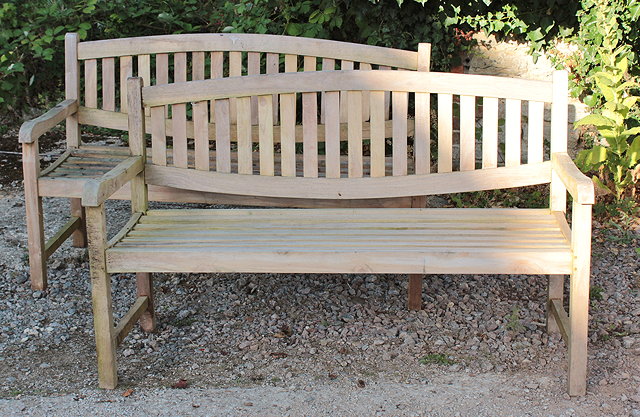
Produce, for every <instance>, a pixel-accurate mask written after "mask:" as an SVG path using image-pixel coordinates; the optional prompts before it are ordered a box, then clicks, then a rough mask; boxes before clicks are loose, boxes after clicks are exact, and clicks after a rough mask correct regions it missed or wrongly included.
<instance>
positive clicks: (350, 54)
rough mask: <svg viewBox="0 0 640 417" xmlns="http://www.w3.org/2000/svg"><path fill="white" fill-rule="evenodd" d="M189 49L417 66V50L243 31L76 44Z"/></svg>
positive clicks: (117, 51)
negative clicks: (257, 52)
mask: <svg viewBox="0 0 640 417" xmlns="http://www.w3.org/2000/svg"><path fill="white" fill-rule="evenodd" d="M193 51H236V52H247V51H260V52H264V53H278V54H289V55H308V56H317V57H328V58H333V59H350V60H353V61H358V62H369V63H372V64H376V65H387V66H394V67H401V68H406V69H410V70H415V69H416V65H417V53H416V52H413V51H405V50H399V49H392V48H384V47H379V46H370V45H363V44H356V43H349V42H339V41H330V40H324V39H311V38H302V37H292V36H281V35H261V34H244V33H215V34H214V33H211V34H184V33H183V34H179V35H162V36H141V37H136V38H120V39H110V40H102V41H91V42H82V43H81V44H80V45H79V47H78V52H79V57H80V59H91V58H104V57H109V56H121V55H125V54H132V55H141V54H157V53H174V52H193Z"/></svg>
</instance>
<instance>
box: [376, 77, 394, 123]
mask: <svg viewBox="0 0 640 417" xmlns="http://www.w3.org/2000/svg"><path fill="white" fill-rule="evenodd" d="M378 70H379V71H391V67H388V66H386V65H380V66H379V67H378ZM390 111H391V92H389V91H385V93H384V120H389V116H390Z"/></svg>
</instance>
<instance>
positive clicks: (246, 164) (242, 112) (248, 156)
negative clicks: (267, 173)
mask: <svg viewBox="0 0 640 417" xmlns="http://www.w3.org/2000/svg"><path fill="white" fill-rule="evenodd" d="M227 107H229V108H230V104H228V105H227ZM236 109H237V112H238V113H237V116H238V117H237V122H238V125H237V129H238V173H239V174H249V175H250V174H253V149H252V147H253V142H252V140H251V100H250V99H249V97H241V98H239V99H238V101H237V103H236ZM294 172H295V171H294Z"/></svg>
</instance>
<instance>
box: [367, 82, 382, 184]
mask: <svg viewBox="0 0 640 417" xmlns="http://www.w3.org/2000/svg"><path fill="white" fill-rule="evenodd" d="M369 100H370V105H369V111H370V116H371V122H370V125H369V127H370V129H371V133H370V135H371V146H370V149H371V176H372V177H384V176H385V174H386V172H385V166H386V164H385V162H386V161H385V117H384V110H385V109H384V100H385V92H384V91H372V92H371V94H370V95H369Z"/></svg>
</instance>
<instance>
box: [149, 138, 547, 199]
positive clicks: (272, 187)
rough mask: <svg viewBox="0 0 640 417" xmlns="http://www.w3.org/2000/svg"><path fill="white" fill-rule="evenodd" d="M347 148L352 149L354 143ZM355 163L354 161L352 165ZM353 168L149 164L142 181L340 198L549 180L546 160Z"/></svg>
mask: <svg viewBox="0 0 640 417" xmlns="http://www.w3.org/2000/svg"><path fill="white" fill-rule="evenodd" d="M352 146H353V148H356V149H357V143H354V144H353V145H352ZM360 149H361V148H360ZM360 155H361V154H360ZM354 160H357V161H356V162H354ZM358 162H359V164H358ZM358 167H360V169H361V167H362V157H361V156H360V159H359V160H358V153H357V151H356V152H354V154H350V155H349V175H350V176H351V178H342V179H340V181H335V180H332V179H330V178H293V177H270V176H261V175H233V174H221V173H215V172H204V171H194V170H189V171H187V170H181V169H177V168H172V167H160V166H149V165H147V167H146V180H147V182H148V183H149V184H154V185H162V186H166V187H173V188H182V189H187V190H194V191H204V192H212V193H222V194H243V195H253V196H261V197H282V198H312V199H331V200H334V199H335V200H339V199H359V198H394V197H410V196H415V195H434V194H447V193H457V192H468V191H482V190H494V189H500V188H511V187H523V186H526V185H536V184H546V183H549V181H550V178H551V164H550V162H543V163H541V164H535V165H534V164H527V165H521V166H518V167H501V168H495V169H486V170H475V171H467V172H453V173H439V174H437V175H433V174H427V175H409V176H400V177H394V176H388V177H384V178H371V177H364V178H359V177H361V176H362V172H361V171H360V172H358V171H357V169H358ZM358 174H360V175H358Z"/></svg>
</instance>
